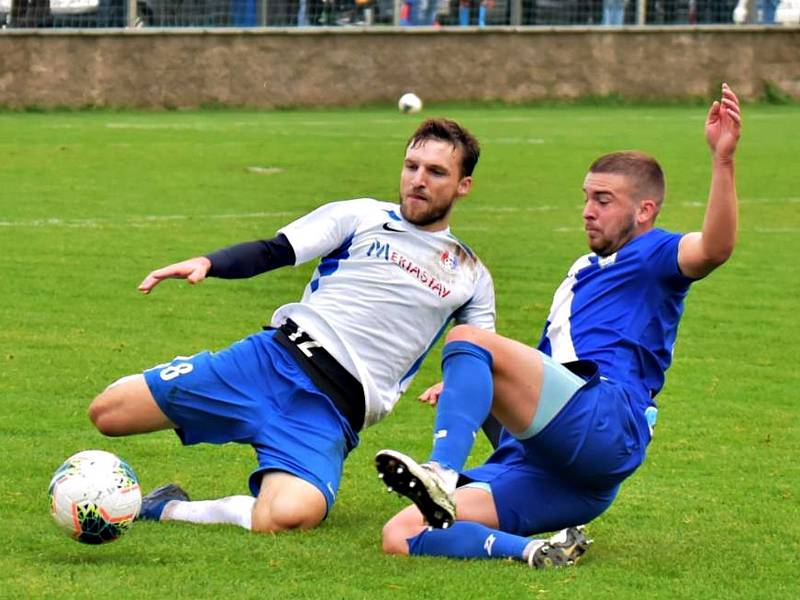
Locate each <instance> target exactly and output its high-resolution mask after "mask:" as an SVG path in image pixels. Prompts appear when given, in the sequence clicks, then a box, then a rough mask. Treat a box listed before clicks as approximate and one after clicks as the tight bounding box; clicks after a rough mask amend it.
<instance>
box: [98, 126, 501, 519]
mask: <svg viewBox="0 0 800 600" xmlns="http://www.w3.org/2000/svg"><path fill="white" fill-rule="evenodd" d="M478 156H479V146H478V142H477V140H475V138H474V137H473V136H472V135H471V134H470V133H469V132H468V131H466V130H465V129H463V128H462V127H461V126H459V125H458V124H457V123H455V122H453V121H450V120H446V119H431V120H428V121H425V122H424V123H423V124H422V125H421V126H420V127H419V128H418V129H417V131H416V132H415V133H414V134H413V135H412V136H411V139H410V140H409V142H408V144H407V147H406V153H405V158H404V161H403V168H402V171H401V176H400V203H399V204H396V203H393V202H382V201H378V200H374V199H371V198H360V199H356V200H347V201H341V202H332V203H330V204H326V205H324V206H322V207H320V208H318V209H316V210H315V211H313V212H311V213H310V214H308V215H306V216H304V217H301V218H300V219H298V220H296V221H294V222H293V223H290V224H289V225H287V226H286V227H283V228H281V229H280V230H279V232H278V235H277V236H276V237H274V238H272V239H268V240H259V241H254V242H246V243H243V244H238V245H236V246H232V247H230V248H226V249H223V250H220V251H217V252H213V253H211V254H209V255H208V256H200V257H196V258H192V259H189V260H186V261H183V262H180V263H176V264H173V265H169V266H167V267H164V268H162V269H158V270H155V271H153V272H152V273H150V274H149V275H148V276H147V277H146V278H145V279H144V281H143V282H142V283H141V285H140V286H139V289H140V290H141V291H142V292H143V293H145V294H146V293H149V292H150V291H151V290H152V289H153V288H154V287H155V286H156V285H158V284H159V283H160V282H161V281H163V280H165V279H167V278H184V279H187V280H188V281H189V282H190V283H198V282H199V281H201V280H203V279H204V278H205V277H207V276H210V277H222V278H240V277H252V276H254V275H258V274H259V273H263V272H265V271H269V270H271V269H275V268H277V267H282V266H287V265H295V264H301V263H304V262H307V261H310V260H313V259H317V258H319V257H321V260H320V262H319V265H318V267H317V269H316V272H315V273H314V275H313V277H312V279H311V281H310V282H309V284H308V286H307V287H306V289H305V292H304V294H303V297H302V299H301V300H300V301H299V302H296V303H292V304H287V305H285V306H282V307H280V308H279V309H278V310H276V311H275V313H274V314H273V316H272V322H271V325H272V326H271V327H270V328H268V329H267V330H265V331H262V332H260V333H257V334H255V335H252V336H250V337H247V338H246V339H243V340H241V341H239V342H236V343H235V344H233V345H232V346H230V347H228V348H225V349H223V350H221V351H219V352H213V353H209V352H200V353H198V354H195V355H193V356H189V357H185V356H180V357H177V358H176V359H174V360H173V361H172V362H170V363H166V364H163V365H159V366H156V367H153V368H151V369H148V370H146V371H145V372H144V373H143V374H138V375H131V376H128V377H124V378H122V379H121V380H119V381H118V382H116V383H115V384H112V385H111V386H109V387H108V388H107V389H106V390H105V391H104V392H103V393H101V394H100V395H99V396H98V397H97V398H96V399H95V400H94V401H93V402H92V404H91V406H90V408H89V415H90V418H91V420H92V421H93V423H94V424H95V426H96V427H97V428H98V429H99V430H100V431H101V432H102V433H104V434H106V435H112V436H119V435H130V434H135V433H144V432H150V431H157V430H162V429H175V430H176V432H177V434H178V435H179V436H180V439H181V441H182V442H183V443H184V444H196V443H200V442H206V443H215V444H222V443H226V442H237V443H243V444H250V445H251V446H252V447H253V448H254V450H255V453H256V457H257V460H258V466H257V468H256V470H255V471H254V472H253V474H252V475H251V477H250V480H249V484H250V491H251V492H252V495H253V496H256V497H255V498H254V497H253V496H231V497H228V498H222V499H216V500H204V501H199V502H198V501H190V500H189V497H188V495H187V494H186V493H185V492H184V491H183V490H182V489H180V488H179V487H178V486H176V485H174V484H169V485H167V486H164V487H162V488H159V489H157V490H155V491H154V492H152V493H150V494H148V495H147V496H146V497H145V499H144V501H143V505H142V511H141V514H140V518H144V519H151V520H161V521H165V520H181V521H190V522H195V523H231V524H236V525H239V526H241V527H244V528H247V529H250V530H252V531H257V532H272V531H280V530H285V529H292V528H309V527H313V526H316V525H317V524H319V523H320V521H322V519H323V518H324V517H325V515H326V514H327V513H328V511H329V510H330V508H331V506H332V505H333V502H334V498H335V495H336V492H337V490H338V487H339V479H340V477H341V473H342V464H343V461H344V459H345V458H346V457H347V455H348V453H349V452H350V451H351V450H352V449H353V448H354V447H355V446H356V444H357V443H358V433H359V431H360V430H361V429H362V428H363V427H366V426H368V425H371V424H373V423H376V422H377V421H379V420H380V419H382V418H383V417H384V416H385V415H386V414H388V413H389V411H391V410H392V408H393V407H394V405H395V403H396V402H397V400H398V398H399V396H400V394H401V393H402V392H403V391H405V389H406V388H407V387H408V385H409V383H410V382H411V380H412V378H413V377H414V375H415V374H416V372H417V370H418V369H419V366H420V364H421V362H422V360H423V359H424V358H425V356H426V354H427V353H428V351H429V350H430V348H431V346H432V345H433V344H434V343H435V342H436V340H437V339H438V338H439V337H440V336H441V334H442V333H443V332H444V330H445V327H446V325H447V324H448V323H449V322H450V321H451V320H452V319H454V320H455V321H456V322H457V323H465V324H470V325H472V326H475V327H477V328H485V329H488V330H493V329H494V320H495V308H494V287H493V285H492V280H491V277H490V276H489V272H488V271H487V270H486V268H485V267H484V266H483V264H482V263H481V262H480V260H478V258H477V257H476V256H475V255H474V254H473V252H472V251H471V250H470V249H469V248H468V247H467V246H466V245H464V244H463V243H462V242H460V241H459V240H458V239H457V238H455V237H454V236H453V235H452V234H451V233H450V229H449V226H448V223H449V218H450V212H451V210H452V208H453V205H454V204H455V202H456V201H457V200H458V199H459V198H461V197H463V196H465V195H466V194H467V193H468V192H469V190H470V187H471V185H472V172H473V169H474V167H475V164H476V163H477V161H478Z"/></svg>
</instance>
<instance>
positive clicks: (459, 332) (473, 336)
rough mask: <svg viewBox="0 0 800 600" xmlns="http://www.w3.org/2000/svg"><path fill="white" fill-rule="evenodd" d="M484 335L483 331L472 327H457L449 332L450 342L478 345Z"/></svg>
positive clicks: (448, 338) (448, 339)
mask: <svg viewBox="0 0 800 600" xmlns="http://www.w3.org/2000/svg"><path fill="white" fill-rule="evenodd" d="M483 333H484V330H483V329H480V328H479V327H474V326H472V325H456V326H455V327H453V328H452V329H451V330H450V331H448V332H447V338H446V340H447V341H448V342H472V343H477V342H479V341H480V340H481V336H482V334H483Z"/></svg>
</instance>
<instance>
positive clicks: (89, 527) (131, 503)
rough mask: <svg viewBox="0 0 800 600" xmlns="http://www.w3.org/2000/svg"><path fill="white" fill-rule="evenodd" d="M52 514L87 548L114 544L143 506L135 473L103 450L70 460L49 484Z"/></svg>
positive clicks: (84, 452)
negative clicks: (92, 545)
mask: <svg viewBox="0 0 800 600" xmlns="http://www.w3.org/2000/svg"><path fill="white" fill-rule="evenodd" d="M48 493H49V495H50V514H51V515H53V519H54V520H55V522H56V524H57V525H58V526H59V527H61V528H62V529H63V530H64V531H65V532H66V533H67V534H68V535H69V536H70V537H71V538H72V539H74V540H77V541H79V542H83V543H84V544H105V543H106V542H113V541H114V540H116V539H117V538H118V537H120V536H121V535H122V534H123V533H125V532H126V531H127V530H128V529H130V526H131V524H132V523H133V520H134V519H135V518H136V517H137V516H138V514H139V509H140V508H141V506H142V493H141V490H140V489H139V480H138V479H137V478H136V473H134V472H133V469H131V467H130V466H129V465H128V463H126V462H125V461H124V460H122V459H120V458H119V457H118V456H116V455H114V454H111V453H110V452H104V451H103V450H85V451H83V452H78V453H77V454H74V455H73V456H70V457H69V458H68V459H67V460H66V461H64V464H62V465H61V466H60V467H59V468H58V469H57V470H56V472H55V474H54V475H53V478H52V479H51V480H50V489H49V490H48Z"/></svg>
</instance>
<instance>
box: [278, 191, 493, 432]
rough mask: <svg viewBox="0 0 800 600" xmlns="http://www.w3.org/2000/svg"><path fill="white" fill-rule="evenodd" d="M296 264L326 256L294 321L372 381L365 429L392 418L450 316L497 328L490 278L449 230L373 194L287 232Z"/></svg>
mask: <svg viewBox="0 0 800 600" xmlns="http://www.w3.org/2000/svg"><path fill="white" fill-rule="evenodd" d="M280 233H283V234H284V235H285V236H286V237H287V238H288V240H289V242H290V243H291V245H292V248H294V252H295V257H296V263H295V264H302V263H304V262H307V261H310V260H312V259H315V258H317V257H322V259H321V261H320V263H319V265H318V266H317V269H316V271H315V272H314V275H313V277H312V279H311V281H310V282H309V284H308V286H306V289H305V292H304V293H303V298H302V300H301V301H300V302H298V303H293V304H287V305H285V306H282V307H280V308H279V309H278V310H276V311H275V314H273V316H272V325H273V326H274V327H278V326H280V324H281V323H283V322H284V321H285V320H286V319H287V318H291V319H292V320H293V321H294V322H295V323H297V324H298V325H299V326H300V327H301V328H303V329H304V330H306V331H307V332H308V333H309V335H311V336H312V337H313V338H315V339H316V341H317V342H319V343H320V344H321V345H322V346H323V347H324V348H325V350H327V351H328V352H329V353H330V354H331V355H332V356H333V357H334V358H335V359H336V360H337V361H338V362H339V364H340V365H341V366H342V367H344V368H345V369H347V370H348V371H349V372H350V373H352V374H353V375H354V376H355V377H356V378H357V379H358V380H359V381H360V382H361V384H362V385H363V386H364V397H365V401H366V407H365V418H364V426H365V427H366V426H368V425H371V424H373V423H375V422H377V421H379V420H380V419H382V418H383V417H384V416H386V415H387V414H388V413H389V412H390V411H391V410H392V408H393V407H394V405H395V404H396V402H397V400H398V398H399V397H400V394H401V393H402V392H404V391H405V390H406V389H407V388H408V385H409V384H410V383H411V380H412V378H413V377H414V375H415V374H416V372H417V370H418V369H419V367H420V365H421V363H422V360H423V359H424V358H425V355H426V354H427V353H428V351H429V350H430V349H431V347H432V346H433V345H434V343H435V342H436V340H437V339H438V338H439V337H440V336H441V335H442V333H444V330H445V327H446V326H447V324H448V322H449V321H450V320H451V319H455V320H456V322H458V323H469V324H471V325H475V326H477V327H481V328H483V329H489V330H492V331H493V330H494V322H495V299H494V286H493V284H492V279H491V276H490V275H489V272H488V271H487V269H486V268H485V267H484V266H483V264H482V263H481V262H480V260H478V258H477V257H476V256H475V255H474V254H473V253H472V251H471V250H470V249H469V248H468V247H467V246H465V245H464V244H463V243H461V242H460V241H459V240H458V239H456V238H455V237H453V236H452V235H451V234H450V231H449V229H445V230H443V231H437V232H428V231H423V230H421V229H418V228H417V227H415V226H414V225H412V224H411V223H409V222H408V221H406V220H405V219H403V218H402V217H401V216H400V207H399V205H397V204H394V203H391V202H380V201H378V200H373V199H371V198H362V199H358V200H345V201H342V202H333V203H330V204H326V205H324V206H322V207H320V208H318V209H317V210H315V211H313V212H311V213H309V214H308V215H306V216H304V217H301V218H300V219H298V220H297V221H294V222H293V223H290V224H289V225H287V226H286V227H284V228H282V229H281V230H280Z"/></svg>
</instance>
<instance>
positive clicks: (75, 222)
mask: <svg viewBox="0 0 800 600" xmlns="http://www.w3.org/2000/svg"><path fill="white" fill-rule="evenodd" d="M297 215H298V213H296V212H291V211H274V212H252V213H232V214H219V215H140V216H134V217H127V218H122V219H105V218H96V219H58V218H50V219H24V220H20V221H0V227H84V228H94V227H115V226H120V225H123V226H132V227H141V226H146V225H149V224H151V223H163V222H166V221H186V220H189V219H197V220H203V219H232V220H235V219H269V218H274V217H282V218H285V217H295V216H297Z"/></svg>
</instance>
